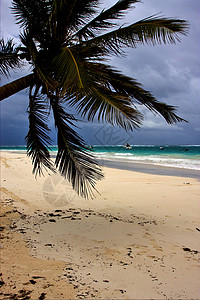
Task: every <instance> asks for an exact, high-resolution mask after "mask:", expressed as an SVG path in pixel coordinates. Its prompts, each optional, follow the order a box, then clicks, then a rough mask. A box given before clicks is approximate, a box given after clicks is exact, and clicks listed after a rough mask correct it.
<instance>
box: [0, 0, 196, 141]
mask: <svg viewBox="0 0 200 300" xmlns="http://www.w3.org/2000/svg"><path fill="white" fill-rule="evenodd" d="M114 3H115V1H113V0H104V1H103V5H102V7H106V8H107V7H110V6H111V5H112V4H114ZM9 6H11V0H1V2H0V9H1V12H0V13H1V19H0V22H1V24H0V28H1V36H3V37H5V38H10V37H12V38H14V40H15V41H16V42H17V40H18V33H19V27H18V25H16V24H15V19H14V16H13V15H11V10H10V9H9ZM157 13H159V15H162V16H165V17H176V18H179V19H184V20H187V21H188V22H189V24H190V29H189V34H188V35H187V36H182V37H181V43H178V42H177V43H176V44H175V45H174V44H172V45H157V46H155V47H152V46H147V45H145V46H143V45H140V46H138V48H137V49H130V48H129V49H128V50H126V54H127V55H126V57H125V58H124V57H123V58H117V57H112V58H111V61H110V62H109V63H110V65H112V66H114V67H115V68H118V69H119V70H120V71H122V72H123V73H124V74H125V75H128V76H131V77H132V78H134V79H136V80H137V81H139V82H140V83H142V85H143V88H144V89H146V90H148V91H150V92H151V93H152V94H153V95H154V96H155V97H156V98H157V99H158V100H160V101H163V102H166V103H167V104H170V105H174V106H177V107H178V115H179V116H181V117H182V118H184V119H186V120H187V121H188V123H178V124H175V125H168V124H167V123H166V122H165V121H164V119H163V118H161V117H159V116H155V115H153V114H152V113H151V112H149V111H147V110H146V109H144V108H142V107H141V111H142V112H143V113H144V116H145V119H144V122H143V126H142V127H141V128H140V129H139V130H134V131H133V132H126V131H124V130H122V129H118V128H116V127H115V128H113V127H112V126H110V125H108V124H102V123H100V124H99V123H97V122H94V123H88V122H87V121H84V122H80V123H78V126H79V128H80V129H78V132H79V134H80V135H81V136H82V137H83V138H84V139H85V141H86V143H88V144H100V145H105V144H123V143H125V142H127V141H129V142H130V143H131V144H136V145H167V144H168V145H178V144H180V145H197V144H200V121H199V120H200V55H199V53H200V1H199V0H190V1H188V0H167V1H163V0H143V3H137V4H135V8H134V9H131V10H130V12H129V13H128V14H127V16H126V18H125V20H123V23H125V24H131V23H134V22H136V21H138V20H140V19H143V18H145V17H148V16H151V15H154V14H157ZM28 72H30V70H29V69H28V68H27V67H24V68H23V69H22V70H20V71H18V70H17V71H15V72H12V73H11V77H10V78H9V79H6V78H1V82H0V84H1V85H3V84H5V83H7V82H9V81H12V80H14V79H17V78H20V77H21V76H24V75H26V74H28ZM27 106H28V94H27V91H25V90H24V91H22V92H20V93H18V94H16V95H13V96H11V97H9V98H7V99H5V100H3V101H2V102H1V104H0V116H1V123H0V125H1V128H0V129H1V130H0V133H1V137H0V144H1V145H24V144H25V136H26V134H27V132H28V114H27V112H26V111H27ZM49 126H50V128H51V130H52V133H51V138H52V140H53V144H56V133H55V130H54V126H53V120H51V119H50V123H49Z"/></svg>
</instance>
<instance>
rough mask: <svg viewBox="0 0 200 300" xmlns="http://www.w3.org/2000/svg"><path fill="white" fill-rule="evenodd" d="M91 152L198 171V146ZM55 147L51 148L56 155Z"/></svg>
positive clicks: (98, 148) (101, 156) (20, 149)
mask: <svg viewBox="0 0 200 300" xmlns="http://www.w3.org/2000/svg"><path fill="white" fill-rule="evenodd" d="M91 148H92V149H91V151H92V153H93V155H94V156H96V157H97V158H98V159H106V160H115V161H121V162H123V161H125V162H129V161H130V162H134V163H142V164H151V165H157V166H165V167H173V168H182V169H190V170H200V145H179V146H171V145H162V146H160V145H159V146H158V145H133V146H132V148H131V149H126V148H125V147H124V146H123V145H117V146H110V145H101V146H100V145H94V146H92V147H91ZM0 150H2V151H3V150H4V151H17V152H21V153H25V152H26V147H25V146H9V147H8V146H4V147H0ZM57 150H58V149H57V147H56V146H54V147H51V154H52V155H56V152H57Z"/></svg>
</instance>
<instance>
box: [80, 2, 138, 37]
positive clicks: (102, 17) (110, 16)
mask: <svg viewBox="0 0 200 300" xmlns="http://www.w3.org/2000/svg"><path fill="white" fill-rule="evenodd" d="M137 2H141V1H140V0H119V1H117V2H116V3H115V4H114V5H113V6H112V7H110V8H109V9H106V10H102V11H101V13H100V14H99V15H98V16H96V17H95V18H94V19H93V20H91V21H90V22H89V23H87V24H86V25H85V26H84V27H83V28H81V29H80V30H79V31H78V32H76V33H75V35H76V36H78V37H79V40H82V38H84V39H85V40H86V39H88V37H90V38H94V37H95V33H96V32H97V31H99V30H101V29H106V28H109V27H112V26H114V25H117V24H115V23H113V22H111V20H116V19H119V18H121V17H122V16H123V15H124V12H125V11H127V9H129V8H130V7H131V6H132V4H134V3H137Z"/></svg>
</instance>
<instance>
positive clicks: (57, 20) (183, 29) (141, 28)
mask: <svg viewBox="0 0 200 300" xmlns="http://www.w3.org/2000/svg"><path fill="white" fill-rule="evenodd" d="M99 2H100V1H99V0H73V1H69V0H34V1H30V0H13V2H12V12H13V13H14V15H15V17H16V20H17V23H18V24H20V27H21V29H22V32H21V34H20V35H19V37H20V40H21V43H22V44H21V45H20V46H18V47H15V45H14V43H13V41H12V40H8V41H7V42H5V41H4V39H2V40H0V45H1V51H0V73H1V74H4V75H6V76H9V70H10V69H14V68H19V67H21V65H22V64H23V63H24V62H28V63H29V65H30V66H31V70H32V71H31V73H30V74H28V75H27V76H24V77H22V78H19V79H17V80H15V81H13V82H10V83H8V84H6V85H4V86H2V87H1V88H0V100H3V99H5V98H7V97H9V96H10V95H13V94H15V93H17V92H19V91H21V90H23V89H25V88H29V108H28V111H29V131H28V134H27V136H26V140H27V152H28V155H29V156H31V158H32V162H33V172H35V174H36V175H37V174H38V173H39V174H41V173H42V167H44V168H45V169H50V170H52V171H55V168H58V169H59V171H60V173H61V174H62V175H63V176H64V177H67V178H68V180H69V181H70V182H71V183H72V186H73V188H74V189H75V190H76V191H77V192H78V194H80V195H81V196H84V197H87V196H88V195H89V194H91V193H92V188H95V183H96V180H98V179H101V177H102V174H101V170H100V168H99V166H98V164H97V163H96V162H95V160H94V157H93V156H92V155H91V153H90V152H89V149H87V147H86V146H85V143H84V140H83V139H82V138H81V137H80V136H79V135H78V134H77V133H76V132H75V131H74V129H73V126H75V124H76V122H77V119H76V118H75V117H74V115H72V114H69V113H68V111H67V108H69V107H71V106H74V107H75V108H76V111H77V112H78V114H80V115H81V116H82V117H85V118H87V119H88V120H89V121H93V120H94V118H97V119H98V121H103V122H109V123H111V124H112V125H118V126H120V127H122V128H124V129H125V130H133V129H134V128H138V127H139V126H140V125H141V124H142V119H143V115H142V113H141V112H140V111H138V106H137V104H142V105H144V106H146V107H147V108H148V109H149V110H150V111H152V112H154V113H157V114H159V115H161V116H163V117H164V119H165V120H166V121H167V122H168V123H170V124H172V123H176V122H180V121H184V120H183V119H182V118H180V117H179V116H177V115H176V109H175V107H173V106H170V105H167V104H165V103H162V102H159V101H158V100H156V99H155V98H154V96H153V95H152V94H151V93H150V92H148V91H145V90H144V89H143V87H142V86H141V84H139V83H138V82H137V81H136V80H135V79H132V78H130V77H128V76H125V75H123V74H122V73H121V72H119V71H117V70H116V69H114V68H113V67H111V66H110V65H108V58H109V56H110V55H118V56H121V55H124V49H125V48H126V47H132V48H136V47H137V46H138V45H140V44H151V45H153V46H154V45H156V44H161V43H175V42H176V41H179V39H180V35H185V34H186V33H187V28H188V24H187V22H186V21H184V20H178V19H169V18H163V17H159V16H157V15H154V16H151V17H148V18H145V19H143V20H140V21H138V22H136V23H133V24H130V25H128V26H120V25H118V24H117V23H116V20H117V19H121V18H122V17H123V16H124V14H125V12H126V10H127V9H129V8H130V7H131V6H132V5H133V4H135V3H137V2H140V0H118V2H117V3H116V4H114V5H113V6H112V7H110V8H108V9H106V10H102V11H100V12H98V11H99V8H98V5H99ZM50 111H52V112H53V115H54V120H55V127H56V129H57V144H58V153H57V156H56V160H55V167H54V165H53V163H52V161H51V159H50V154H49V147H50V145H51V140H50V138H49V136H48V133H49V131H50V130H49V128H48V125H47V119H48V116H49V112H50Z"/></svg>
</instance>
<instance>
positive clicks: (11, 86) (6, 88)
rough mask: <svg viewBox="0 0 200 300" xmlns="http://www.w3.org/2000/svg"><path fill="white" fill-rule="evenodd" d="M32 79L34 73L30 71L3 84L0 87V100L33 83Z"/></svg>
mask: <svg viewBox="0 0 200 300" xmlns="http://www.w3.org/2000/svg"><path fill="white" fill-rule="evenodd" d="M33 80H34V74H33V73H32V74H29V75H27V76H24V77H21V78H19V79H17V80H14V81H12V82H10V83H8V84H5V85H3V86H2V87H0V101H2V100H4V99H6V98H8V97H10V96H12V95H14V94H16V93H18V92H19V91H22V90H23V89H25V88H27V87H29V86H30V85H31V84H32V83H33Z"/></svg>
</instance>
